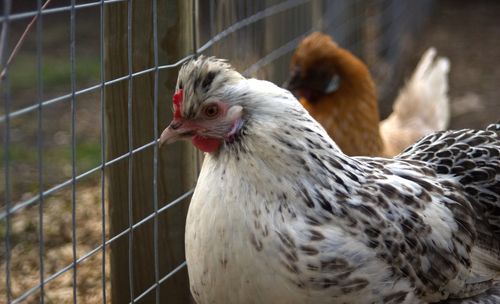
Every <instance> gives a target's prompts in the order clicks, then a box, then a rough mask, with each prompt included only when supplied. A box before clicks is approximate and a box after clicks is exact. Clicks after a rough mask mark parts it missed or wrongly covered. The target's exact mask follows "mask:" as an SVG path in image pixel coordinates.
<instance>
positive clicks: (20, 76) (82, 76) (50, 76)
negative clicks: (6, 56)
mask: <svg viewBox="0 0 500 304" xmlns="http://www.w3.org/2000/svg"><path fill="white" fill-rule="evenodd" d="M75 70H76V80H77V83H80V84H81V83H89V82H91V83H92V82H98V81H99V77H100V75H99V73H100V68H99V60H98V58H96V57H92V56H85V57H83V56H80V57H78V58H76V60H75ZM36 71H37V67H36V61H35V58H34V57H33V56H27V55H23V54H21V55H19V56H17V57H16V58H15V59H14V62H13V63H12V65H11V68H10V81H11V88H12V90H13V91H20V90H26V89H35V88H36V87H37V83H38V79H37V73H36ZM70 72H71V65H70V61H69V56H68V57H60V56H54V55H51V54H46V55H45V56H44V58H43V66H42V78H43V86H44V87H45V88H57V87H61V86H69V85H70V83H71V74H70Z"/></svg>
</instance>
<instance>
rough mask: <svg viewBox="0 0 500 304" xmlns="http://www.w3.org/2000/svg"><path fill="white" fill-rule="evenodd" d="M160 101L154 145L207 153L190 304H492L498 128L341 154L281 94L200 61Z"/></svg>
mask: <svg viewBox="0 0 500 304" xmlns="http://www.w3.org/2000/svg"><path fill="white" fill-rule="evenodd" d="M174 109H175V113H174V119H173V121H172V123H171V124H170V125H169V127H168V128H167V129H165V131H164V132H163V133H162V135H161V139H160V140H161V142H162V143H170V142H173V141H175V140H178V139H191V140H192V142H193V144H194V145H195V146H196V147H198V148H199V149H201V150H203V151H205V152H207V154H206V157H205V161H204V163H203V168H202V171H201V173H200V177H199V180H198V184H197V186H196V190H195V193H194V195H193V198H192V201H191V205H190V206H189V213H188V218H187V226H186V258H187V264H188V271H189V278H190V285H191V291H192V293H193V296H194V298H195V299H196V301H197V302H198V303H202V304H205V303H243V304H244V303H287V304H288V303H297V304H299V303H300V304H303V303H315V304H321V303H325V304H326V303H412V304H413V303H434V302H439V301H450V302H449V303H498V302H495V301H496V300H495V299H499V294H500V292H499V290H498V289H499V288H498V287H495V285H494V284H495V283H496V282H497V280H498V279H500V266H499V265H500V237H499V235H500V194H499V193H500V156H499V155H500V136H499V132H500V131H499V130H500V125H493V126H491V127H490V129H489V130H460V131H447V132H439V133H435V134H432V135H429V136H427V137H425V138H423V139H422V140H421V141H419V142H418V143H416V144H415V145H413V146H412V147H410V148H408V149H407V150H406V151H405V152H403V153H402V154H400V155H399V156H397V157H395V158H394V159H384V158H369V157H349V156H346V155H345V154H343V153H342V152H341V151H340V150H339V149H338V147H337V146H336V144H335V143H334V142H333V141H332V140H331V139H330V138H329V137H328V135H327V133H326V132H325V130H324V129H323V128H322V127H321V126H320V125H319V124H318V123H317V122H316V121H315V120H314V119H313V118H311V116H309V114H308V113H307V112H306V111H305V110H304V108H303V107H302V106H301V105H300V103H299V102H298V101H297V100H296V99H295V98H294V97H293V95H292V94H291V93H290V92H288V91H286V90H283V89H281V88H279V87H277V86H275V85H274V84H272V83H269V82H266V81H260V80H256V79H245V78H244V77H242V76H241V75H240V74H239V73H238V72H236V71H234V70H233V69H232V68H231V66H230V65H229V64H227V63H226V62H224V61H222V60H219V59H215V58H205V57H200V58H198V59H195V60H192V61H190V62H188V63H186V64H185V65H184V66H183V67H182V69H181V71H180V73H179V78H178V82H177V92H176V94H175V96H174ZM463 299H467V300H463ZM488 301H489V302H488ZM492 301H493V302H492Z"/></svg>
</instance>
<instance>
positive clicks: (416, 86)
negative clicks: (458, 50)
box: [287, 33, 449, 157]
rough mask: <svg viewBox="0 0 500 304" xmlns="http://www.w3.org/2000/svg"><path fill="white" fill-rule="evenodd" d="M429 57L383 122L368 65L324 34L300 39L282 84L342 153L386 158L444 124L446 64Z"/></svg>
mask: <svg viewBox="0 0 500 304" xmlns="http://www.w3.org/2000/svg"><path fill="white" fill-rule="evenodd" d="M434 56H435V51H434V50H433V49H431V50H429V51H428V52H427V53H426V54H425V55H424V56H423V59H422V61H421V63H419V66H418V67H417V69H416V71H415V73H414V75H413V76H412V78H411V80H410V82H409V83H408V84H407V86H406V87H405V88H404V89H403V90H402V92H401V93H400V96H399V97H398V99H397V100H396V102H395V105H394V112H393V113H392V114H391V116H390V117H389V118H388V119H386V120H385V121H383V122H380V115H379V111H378V103H377V94H376V88H375V84H374V82H373V80H372V77H371V75H370V72H369V70H368V68H367V67H366V65H365V64H364V63H363V62H362V61H361V60H359V59H358V58H356V57H355V56H354V55H353V54H351V53H350V52H349V51H347V50H345V49H342V48H340V47H338V46H337V44H335V42H333V41H332V39H331V38H330V37H329V36H327V35H324V34H321V33H313V34H311V35H310V36H308V37H307V38H306V39H304V40H303V41H302V42H301V44H300V45H299V47H298V48H297V50H296V51H295V54H294V56H293V58H292V62H291V79H290V80H289V82H288V84H287V87H288V89H290V90H292V91H294V92H295V93H296V94H297V95H299V100H300V102H301V103H302V105H303V106H304V107H305V108H306V109H307V110H308V111H309V113H310V114H311V115H312V116H313V117H314V118H315V119H316V120H317V121H318V122H319V123H321V125H322V126H323V127H324V128H325V130H326V131H327V132H328V134H329V135H330V136H331V137H332V138H333V140H334V141H335V142H336V143H337V144H338V145H339V147H340V148H341V149H342V151H343V152H344V153H346V154H347V155H352V156H354V155H365V156H385V157H391V156H394V155H397V154H399V153H400V152H401V151H402V150H403V149H404V148H406V147H407V146H409V145H410V144H412V143H413V142H415V141H416V140H417V139H419V138H421V137H422V136H424V135H426V134H428V133H430V132H432V131H437V130H442V129H444V128H445V127H446V125H447V122H448V116H449V113H448V98H447V96H446V91H447V88H448V83H447V72H448V68H449V63H448V61H447V60H446V59H440V60H439V61H438V62H437V63H435V64H433V62H432V60H433V58H434Z"/></svg>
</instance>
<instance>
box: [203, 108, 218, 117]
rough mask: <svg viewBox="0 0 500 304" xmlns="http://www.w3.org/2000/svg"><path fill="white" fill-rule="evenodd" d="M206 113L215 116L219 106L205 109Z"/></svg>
mask: <svg viewBox="0 0 500 304" xmlns="http://www.w3.org/2000/svg"><path fill="white" fill-rule="evenodd" d="M205 113H206V114H207V116H214V115H216V114H217V107H215V106H211V107H208V108H207V109H206V110H205Z"/></svg>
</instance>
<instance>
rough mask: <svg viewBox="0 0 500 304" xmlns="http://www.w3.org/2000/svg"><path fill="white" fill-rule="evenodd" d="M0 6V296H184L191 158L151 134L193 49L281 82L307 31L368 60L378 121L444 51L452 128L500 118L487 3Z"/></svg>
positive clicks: (499, 49)
mask: <svg viewBox="0 0 500 304" xmlns="http://www.w3.org/2000/svg"><path fill="white" fill-rule="evenodd" d="M42 6H43V8H42ZM0 7H1V11H0V16H1V17H0V19H1V26H2V32H1V36H0V43H1V47H0V59H1V64H2V65H1V66H2V72H1V73H2V76H1V77H2V78H1V83H0V94H1V96H2V97H1V99H2V105H1V106H0V129H1V132H0V139H1V142H2V144H1V145H2V149H1V151H0V156H1V159H2V161H1V165H0V173H1V174H0V303H18V302H26V303H35V302H40V301H42V302H47V303H72V302H83V303H100V302H115V303H126V302H144V303H160V302H161V303H165V302H167V301H168V302H169V303H188V302H189V301H191V300H190V296H189V289H188V283H187V274H186V267H185V263H184V248H183V234H184V218H185V213H186V210H187V204H188V202H189V198H190V194H191V193H192V188H193V186H194V184H195V181H196V175H197V172H198V169H199V166H200V161H201V155H199V154H198V153H197V152H195V151H193V150H192V148H191V147H189V146H188V145H185V144H182V143H180V144H176V145H174V146H173V147H171V148H170V147H169V148H168V149H167V150H166V151H165V149H163V150H162V151H159V150H158V148H157V145H156V139H157V138H158V134H159V132H161V130H162V129H163V128H164V127H166V125H167V123H168V122H169V121H170V118H171V106H170V102H171V96H172V90H173V87H174V85H175V79H176V73H177V71H178V68H179V67H180V65H181V64H182V63H183V62H185V61H187V60H188V59H189V58H191V56H193V55H196V54H206V55H214V56H217V57H222V58H227V59H229V60H230V62H231V63H232V64H233V65H234V66H235V67H236V68H237V69H238V70H239V71H241V72H244V73H245V75H247V76H253V77H258V78H262V79H268V80H270V81H273V82H275V83H276V84H278V85H281V84H282V83H283V81H284V80H285V79H286V78H287V76H288V66H289V61H290V57H291V54H292V53H293V51H294V49H295V47H296V46H297V44H298V43H299V42H300V41H301V39H302V38H304V37H305V36H306V35H307V34H309V33H311V32H312V31H315V30H320V31H323V32H326V33H328V34H330V35H332V36H333V37H334V38H335V40H336V41H337V42H338V44H339V45H340V46H342V47H344V48H347V49H348V50H350V51H351V52H353V53H354V54H355V55H357V56H359V57H360V58H361V59H363V60H364V61H365V62H366V63H367V65H368V66H369V68H370V71H371V72H372V75H373V77H374V80H375V82H376V84H377V88H378V92H379V107H380V110H381V116H382V118H383V117H386V116H387V115H388V114H389V113H390V112H391V110H392V101H393V100H394V98H395V96H396V95H397V93H398V90H399V88H401V87H402V86H403V85H404V83H405V81H406V80H407V79H408V77H409V75H410V74H411V72H412V71H413V69H414V68H415V66H416V63H417V62H418V60H419V59H420V56H421V55H422V54H423V52H424V51H425V50H426V49H427V48H429V47H430V46H434V47H435V48H436V49H437V51H438V54H439V55H441V56H446V57H448V58H449V59H450V62H451V70H450V77H449V85H450V88H449V96H450V101H451V111H452V112H451V114H452V116H451V123H450V128H453V129H456V128H483V127H485V126H486V125H488V124H489V123H492V122H495V121H498V120H499V119H500V99H499V97H498V93H497V91H498V89H499V85H500V69H497V68H496V64H498V63H500V26H498V17H499V16H500V2H499V1H496V0H477V1H467V0H420V1H411V0H402V1H400V0H329V1H327V0H309V1H307V0H302V1H299V0H288V1H286V0H281V1H280V0H256V1H251V0H233V1H229V0H219V1H196V0H194V1H183V0H128V1H127V0H102V1H96V0H93V1H92V0H86V1H81V0H73V1H69V0H44V1H41V0H38V1H35V0H32V1H9V0H3V1H2V4H1V6H0Z"/></svg>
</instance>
